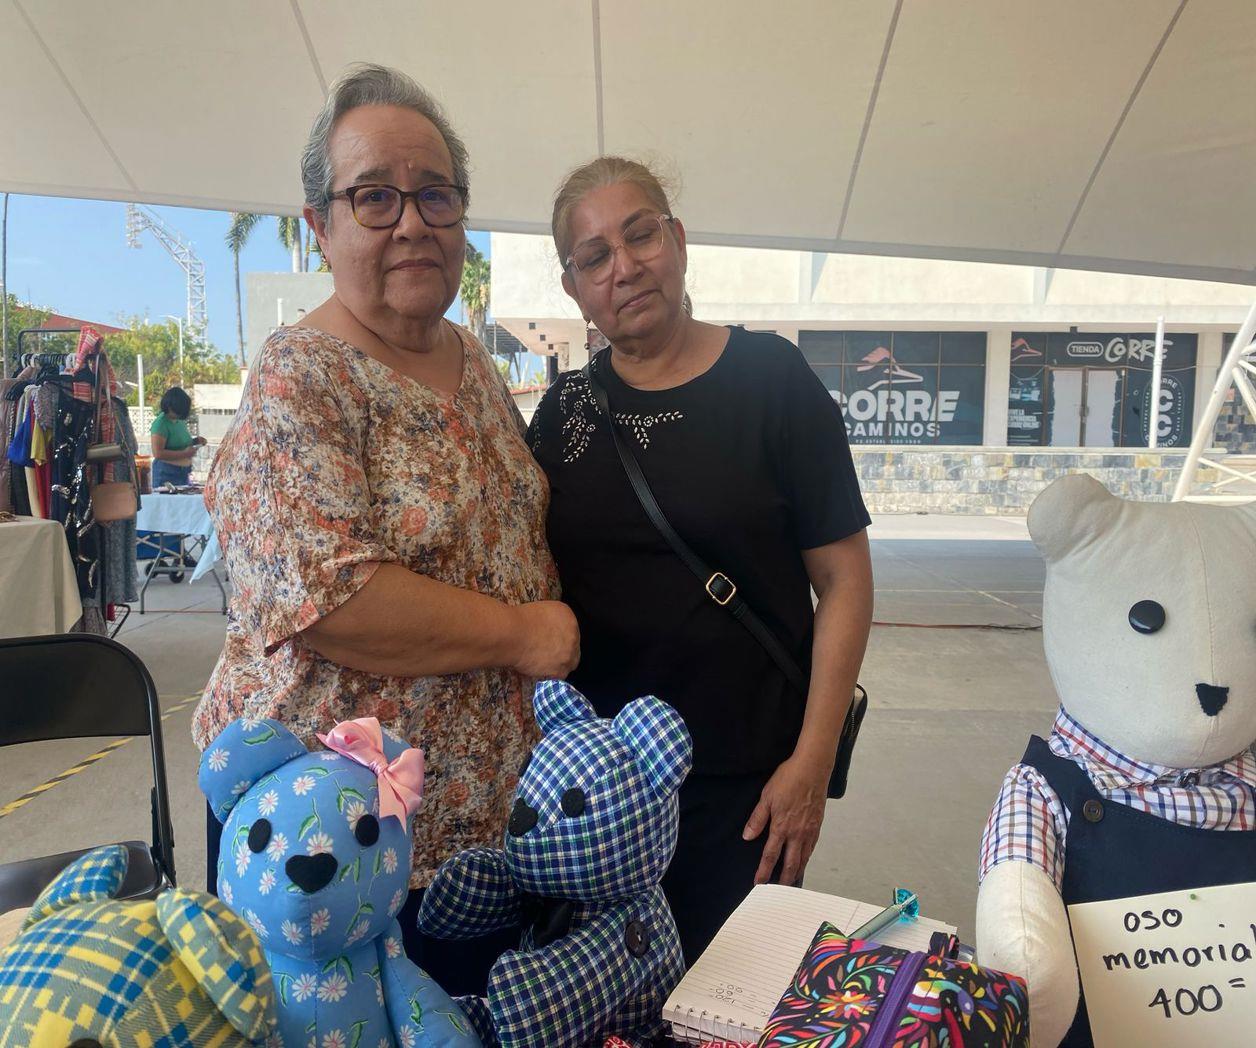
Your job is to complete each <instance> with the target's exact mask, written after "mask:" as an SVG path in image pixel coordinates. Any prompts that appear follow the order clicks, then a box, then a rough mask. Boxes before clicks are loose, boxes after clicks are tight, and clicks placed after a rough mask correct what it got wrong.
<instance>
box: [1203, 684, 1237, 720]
mask: <svg viewBox="0 0 1256 1048" xmlns="http://www.w3.org/2000/svg"><path fill="white" fill-rule="evenodd" d="M1195 694H1196V695H1198V696H1199V705H1200V707H1201V708H1202V709H1203V711H1204V712H1205V713H1206V714H1208V716H1209V717H1215V716H1216V715H1217V714H1218V713H1220V712H1221V707H1222V706H1224V705H1225V702H1226V699H1228V698H1229V697H1230V689H1229V688H1221V687H1218V686H1217V685H1216V684H1196V685H1195Z"/></svg>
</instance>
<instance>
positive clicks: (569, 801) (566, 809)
mask: <svg viewBox="0 0 1256 1048" xmlns="http://www.w3.org/2000/svg"><path fill="white" fill-rule="evenodd" d="M584 803H585V802H584V790H582V789H580V788H579V787H578V786H573V787H572V788H571V789H569V790H568V791H567V792H566V793H564V794H563V798H562V800H561V801H559V802H558V804H559V807H561V808H562V809H563V814H564V815H583V814H584Z"/></svg>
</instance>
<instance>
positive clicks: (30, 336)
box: [5, 328, 81, 375]
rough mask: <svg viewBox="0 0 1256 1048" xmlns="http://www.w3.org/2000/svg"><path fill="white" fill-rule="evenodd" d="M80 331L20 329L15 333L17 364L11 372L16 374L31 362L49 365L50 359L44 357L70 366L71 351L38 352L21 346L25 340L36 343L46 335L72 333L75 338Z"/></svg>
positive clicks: (69, 329) (72, 354) (72, 358)
mask: <svg viewBox="0 0 1256 1048" xmlns="http://www.w3.org/2000/svg"><path fill="white" fill-rule="evenodd" d="M80 333H81V329H80V328H23V329H22V330H21V331H19V332H18V333H17V353H16V355H17V358H18V364H19V366H18V368H16V369H15V370H14V371H13V374H15V375H16V374H17V373H18V371H20V370H21V369H22V368H24V367H28V366H29V365H30V364H32V363H38V364H41V365H43V364H45V363H46V364H48V365H51V364H52V362H53V361H52V360H51V359H46V358H55V360H56V362H57V364H58V366H60V367H70V366H72V365H73V363H74V357H75V354H74V352H73V351H71V352H69V353H40V352H38V351H34V352H32V351H25V352H24V351H23V348H22V347H23V343H25V342H27V341H28V340H29V341H32V342H35V343H38V340H39V339H42V338H45V337H47V336H48V335H73V336H75V337H76V338H77V337H78V335H79V334H80ZM5 352H6V353H7V352H8V347H5Z"/></svg>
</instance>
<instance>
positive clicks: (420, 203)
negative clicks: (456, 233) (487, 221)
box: [331, 182, 467, 229]
mask: <svg viewBox="0 0 1256 1048" xmlns="http://www.w3.org/2000/svg"><path fill="white" fill-rule="evenodd" d="M342 197H343V198H344V199H345V200H348V201H349V207H350V208H351V209H352V211H353V217H354V219H355V220H356V221H357V223H358V225H360V226H365V227H366V228H367V229H391V228H392V227H393V226H395V225H396V224H397V223H398V222H400V221H401V214H402V211H403V210H404V209H405V206H406V201H407V200H411V199H412V200H413V201H414V206H415V207H417V208H418V209H419V214H420V215H421V216H422V218H423V221H424V222H426V223H427V224H428V225H429V226H432V227H433V228H434V229H445V228H446V227H448V226H456V225H457V224H458V223H459V222H461V221H462V218H463V216H464V215H465V214H466V212H467V187H466V186H458V185H454V184H453V183H452V182H437V183H433V184H432V185H428V186H423V187H422V188H421V189H414V190H411V191H409V192H407V191H406V190H404V189H398V188H397V187H396V186H390V185H387V184H385V183H383V182H364V183H363V184H362V185H358V186H349V187H347V188H345V189H342V190H340V191H339V192H336V193H332V195H331V199H332V200H338V199H340V198H342Z"/></svg>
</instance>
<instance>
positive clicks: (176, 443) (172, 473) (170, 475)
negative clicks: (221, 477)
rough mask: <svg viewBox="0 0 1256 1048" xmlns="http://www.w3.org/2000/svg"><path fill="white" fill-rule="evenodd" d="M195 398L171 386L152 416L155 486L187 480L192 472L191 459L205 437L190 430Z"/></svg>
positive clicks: (182, 482)
mask: <svg viewBox="0 0 1256 1048" xmlns="http://www.w3.org/2000/svg"><path fill="white" fill-rule="evenodd" d="M191 413H192V398H191V397H189V396H188V395H187V392H186V391H184V390H183V389H180V388H179V387H178V386H171V387H170V388H169V389H168V390H166V394H165V396H163V397H162V398H161V414H159V415H158V416H157V417H156V418H155V419H153V425H152V428H151V429H150V430H149V432H150V433H151V434H152V438H151V443H152V446H153V487H154V488H157V487H160V486H161V485H162V484H175V485H182V484H186V483H187V482H188V480H189V479H190V478H191V475H192V459H193V458H195V456H196V449H197V448H199V447H201V446H202V445H203V444H204V443H205V438H204V437H196V438H193V437H192V434H191V433H189V432H188V423H187V418H188V415H190V414H191Z"/></svg>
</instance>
